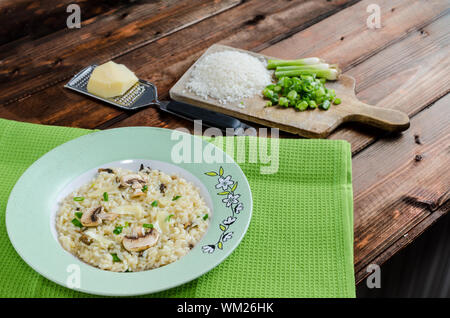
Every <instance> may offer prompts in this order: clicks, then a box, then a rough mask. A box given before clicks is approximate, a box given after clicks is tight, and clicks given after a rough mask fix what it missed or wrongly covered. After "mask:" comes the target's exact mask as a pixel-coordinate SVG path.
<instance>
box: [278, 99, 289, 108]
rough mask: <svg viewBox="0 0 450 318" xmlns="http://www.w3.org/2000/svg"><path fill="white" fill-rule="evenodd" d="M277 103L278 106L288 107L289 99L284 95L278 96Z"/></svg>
mask: <svg viewBox="0 0 450 318" xmlns="http://www.w3.org/2000/svg"><path fill="white" fill-rule="evenodd" d="M278 104H279V105H280V106H284V107H289V100H288V99H287V98H286V97H280V99H279V100H278Z"/></svg>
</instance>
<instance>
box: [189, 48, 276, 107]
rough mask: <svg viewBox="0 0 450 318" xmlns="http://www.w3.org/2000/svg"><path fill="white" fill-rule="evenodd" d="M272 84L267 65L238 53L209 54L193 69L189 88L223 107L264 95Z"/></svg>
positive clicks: (245, 54)
mask: <svg viewBox="0 0 450 318" xmlns="http://www.w3.org/2000/svg"><path fill="white" fill-rule="evenodd" d="M271 82H272V79H271V74H270V72H269V71H268V70H267V69H266V65H265V64H264V62H262V61H260V60H259V59H257V58H256V57H254V56H251V55H249V54H247V53H242V52H238V51H231V50H229V51H222V52H216V53H212V54H209V55H207V56H205V57H204V58H203V59H202V60H200V61H199V62H198V63H197V64H196V65H195V67H194V69H193V71H192V73H191V77H190V79H189V80H188V82H187V84H186V87H187V88H188V89H189V90H190V91H191V92H193V93H195V94H196V95H198V96H200V97H202V98H204V99H206V100H207V99H208V98H213V99H216V100H218V101H219V102H220V103H222V104H227V103H233V102H237V101H241V100H242V99H244V98H248V97H252V96H255V95H256V94H261V91H262V89H263V88H264V87H266V86H267V85H269V84H270V83H271Z"/></svg>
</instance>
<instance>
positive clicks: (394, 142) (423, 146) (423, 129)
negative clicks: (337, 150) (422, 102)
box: [353, 95, 450, 281]
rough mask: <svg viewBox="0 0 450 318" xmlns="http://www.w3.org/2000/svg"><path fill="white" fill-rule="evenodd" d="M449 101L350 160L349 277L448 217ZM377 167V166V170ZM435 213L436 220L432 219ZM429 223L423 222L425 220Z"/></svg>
mask: <svg viewBox="0 0 450 318" xmlns="http://www.w3.org/2000/svg"><path fill="white" fill-rule="evenodd" d="M449 104H450V95H447V96H446V97H444V98H442V99H440V100H439V101H438V102H437V103H436V104H434V105H433V106H432V107H430V108H428V109H426V110H424V111H422V112H421V113H419V114H418V115H416V116H415V117H414V118H413V119H412V120H411V128H410V129H409V130H408V131H407V132H405V133H403V134H402V135H401V136H397V137H392V138H386V139H383V140H380V141H378V142H377V143H375V144H374V145H372V146H371V147H369V148H367V149H365V150H364V151H362V152H360V153H359V154H357V155H356V156H354V158H353V188H354V210H355V219H354V224H355V234H354V235H355V242H354V244H355V246H354V255H355V272H356V273H357V275H356V276H357V280H358V281H359V280H361V279H363V278H364V277H365V276H366V275H367V273H366V267H367V265H369V264H370V263H373V262H374V261H376V262H380V263H378V264H381V263H382V262H383V261H384V260H386V259H387V258H388V257H389V256H390V255H391V254H392V253H394V252H396V251H398V250H399V249H400V248H402V247H403V246H405V245H407V244H408V243H409V242H410V240H412V239H413V238H414V237H416V236H417V235H419V234H420V233H421V232H422V231H423V230H424V227H423V225H424V224H427V225H429V224H431V223H432V222H434V221H435V219H436V217H439V216H442V215H443V214H445V213H447V212H448V204H447V202H448V201H449V199H450V146H449V145H450V108H449V107H448V106H449ZM380 163H383V164H380ZM435 213H436V214H435ZM429 217H431V219H429V220H428V218H429Z"/></svg>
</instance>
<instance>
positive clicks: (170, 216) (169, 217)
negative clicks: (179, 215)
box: [166, 214, 175, 222]
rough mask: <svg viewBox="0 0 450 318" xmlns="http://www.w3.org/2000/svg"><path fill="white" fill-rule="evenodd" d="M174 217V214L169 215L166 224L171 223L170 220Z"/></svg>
mask: <svg viewBox="0 0 450 318" xmlns="http://www.w3.org/2000/svg"><path fill="white" fill-rule="evenodd" d="M172 216H175V215H173V214H171V215H169V216H168V217H167V218H166V222H169V221H170V219H171V218H172Z"/></svg>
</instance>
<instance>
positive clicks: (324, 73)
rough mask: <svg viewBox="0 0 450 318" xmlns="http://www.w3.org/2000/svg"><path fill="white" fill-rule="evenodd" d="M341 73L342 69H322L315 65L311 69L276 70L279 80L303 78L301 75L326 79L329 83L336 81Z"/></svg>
mask: <svg viewBox="0 0 450 318" xmlns="http://www.w3.org/2000/svg"><path fill="white" fill-rule="evenodd" d="M340 73H341V71H340V69H339V68H338V67H330V68H325V69H324V68H322V66H321V67H317V68H316V67H314V65H311V66H310V67H297V68H290V69H281V70H278V69H276V71H275V76H276V77H277V78H282V77H285V76H287V77H294V76H301V75H313V74H314V75H316V76H317V77H322V78H325V79H327V80H329V81H335V80H337V79H338V78H339V74H340Z"/></svg>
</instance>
